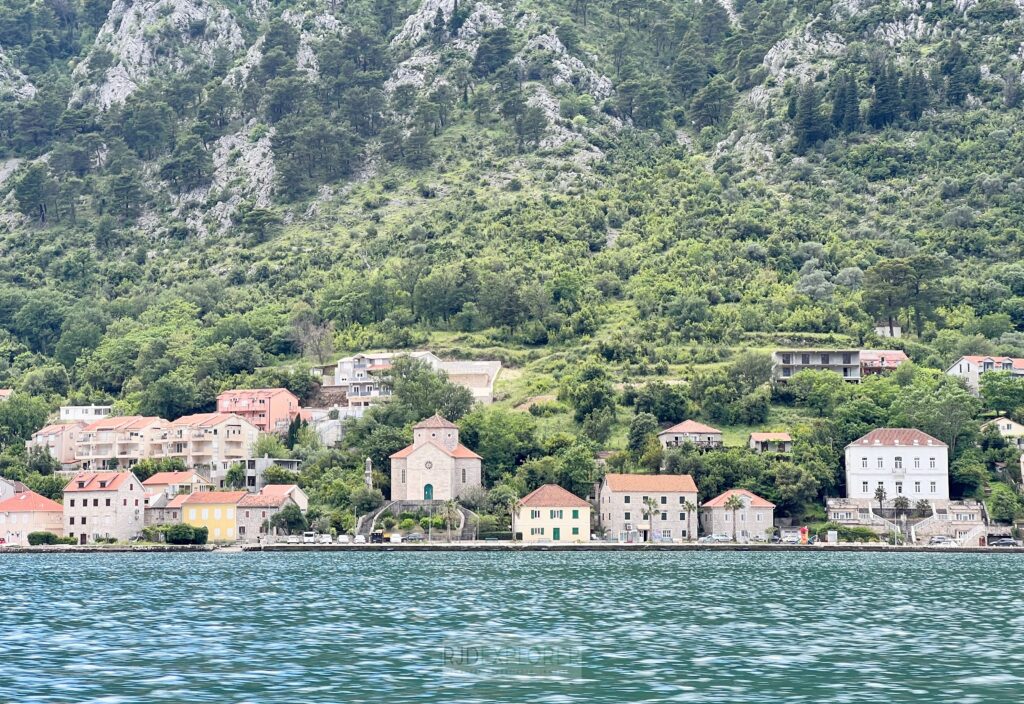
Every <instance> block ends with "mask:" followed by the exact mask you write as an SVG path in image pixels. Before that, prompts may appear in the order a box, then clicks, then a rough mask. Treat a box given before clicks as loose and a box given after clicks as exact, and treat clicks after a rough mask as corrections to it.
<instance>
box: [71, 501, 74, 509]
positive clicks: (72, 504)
mask: <svg viewBox="0 0 1024 704" xmlns="http://www.w3.org/2000/svg"><path fill="white" fill-rule="evenodd" d="M74 507H75V500H74V499H71V508H74Z"/></svg>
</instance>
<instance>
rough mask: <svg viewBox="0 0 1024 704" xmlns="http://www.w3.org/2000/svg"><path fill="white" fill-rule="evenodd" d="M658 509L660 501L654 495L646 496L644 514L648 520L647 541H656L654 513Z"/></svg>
mask: <svg viewBox="0 0 1024 704" xmlns="http://www.w3.org/2000/svg"><path fill="white" fill-rule="evenodd" d="M657 510H658V501H657V500H656V499H655V498H654V497H653V496H645V497H644V516H645V517H646V518H647V521H648V530H647V541H648V542H650V543H653V542H654V514H655V512H656V511H657Z"/></svg>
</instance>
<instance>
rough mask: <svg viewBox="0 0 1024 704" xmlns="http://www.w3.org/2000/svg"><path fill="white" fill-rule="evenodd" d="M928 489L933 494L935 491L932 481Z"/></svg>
mask: <svg viewBox="0 0 1024 704" xmlns="http://www.w3.org/2000/svg"><path fill="white" fill-rule="evenodd" d="M929 489H930V490H931V492H932V493H933V494H934V493H935V482H932V483H931V485H930V486H929Z"/></svg>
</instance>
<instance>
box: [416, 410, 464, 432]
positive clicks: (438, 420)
mask: <svg viewBox="0 0 1024 704" xmlns="http://www.w3.org/2000/svg"><path fill="white" fill-rule="evenodd" d="M412 427H413V430H419V429H421V428H457V427H458V426H457V425H455V423H452V422H451V421H450V420H448V419H447V418H442V417H441V416H439V415H438V414H437V413H435V414H434V415H432V416H430V417H429V418H426V419H424V420H421V421H420V422H419V423H417V424H416V425H414V426H412Z"/></svg>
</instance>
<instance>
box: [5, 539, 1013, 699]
mask: <svg viewBox="0 0 1024 704" xmlns="http://www.w3.org/2000/svg"><path fill="white" fill-rule="evenodd" d="M1018 560H1019V558H1017V557H1015V556H1010V555H984V556H980V555H963V554H934V555H933V554H827V553H817V554H815V553H808V554H800V553H782V554H770V553H768V554H766V553H725V552H715V553H527V554H510V553H482V554H467V553H400V552H398V553H359V554H353V553H343V554H339V553H297V554H259V553H247V554H175V555H166V554H161V555H152V554H148V555H147V554H111V555H45V556H44V555H5V556H0V591H2V593H3V594H4V595H5V601H4V609H3V619H4V622H5V624H4V626H5V627H4V628H2V629H0V702H4V703H5V704H8V703H9V704H36V703H43V702H45V703H53V704H56V703H58V702H59V703H61V704H64V703H67V702H90V703H102V704H141V703H144V702H197V703H205V702H215V703H217V704H223V703H231V704H278V703H281V704H292V703H293V702H306V703H311V704H319V703H324V704H328V703H330V704H335V703H336V702H389V703H397V702H466V703H474V702H480V703H487V704H489V703H492V702H517V703H519V702H545V703H548V702H549V703H551V704H575V703H577V702H587V703H593V702H598V703H601V702H609V703H615V704H618V703H620V702H730V703H731V702H759V703H760V702H783V701H786V702H811V703H817V702H862V701H887V702H917V701H930V702H1010V701H1019V700H1020V697H1021V695H1020V694H1019V692H1020V691H1021V687H1022V684H1024V676H1021V675H1017V674H1015V671H1016V670H1018V669H1019V666H1020V665H1021V664H1022V662H1024V637H1022V636H1024V616H1022V615H1021V614H1022V613H1024V592H1022V590H1021V577H1020V575H1021V572H1020V569H1019V565H1020V563H1019V561H1018ZM526 648H532V649H533V650H531V652H533V651H535V650H537V649H543V651H544V652H545V653H549V654H550V653H552V652H553V653H555V654H556V655H557V656H559V657H561V656H563V655H564V656H565V658H566V659H565V661H564V662H562V661H561V660H559V658H555V660H558V662H557V663H555V664H552V663H551V662H548V661H547V660H544V661H539V662H534V663H529V664H530V665H531V667H529V668H528V669H527V670H526V671H523V670H517V669H515V668H514V667H512V668H508V667H506V665H507V664H508V663H507V661H506V660H502V659H500V658H499V659H497V660H491V661H488V662H487V663H486V666H484V665H478V664H477V663H475V662H470V663H469V664H468V665H465V666H463V667H457V666H454V665H453V662H454V661H451V660H449V656H450V655H451V654H452V653H456V654H458V653H462V652H463V650H468V652H472V653H477V652H488V653H490V654H491V655H492V656H493V655H494V654H495V653H499V654H500V653H515V654H517V655H521V654H522V652H523V650H524V649H526ZM446 649H447V650H446ZM460 662H461V661H460ZM496 663H497V665H496ZM512 664H513V665H516V664H519V665H521V664H522V660H521V659H520V660H514V661H512ZM502 667H506V670H507V671H503V670H502V669H501V668H502Z"/></svg>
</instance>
